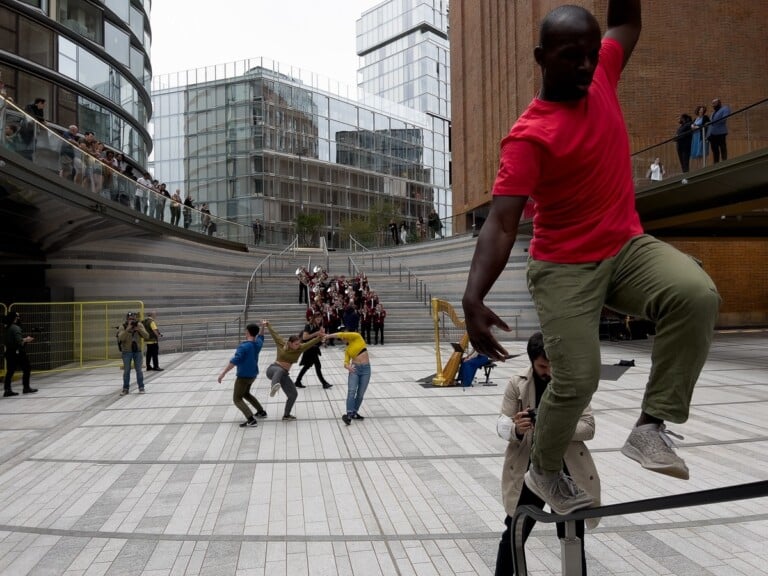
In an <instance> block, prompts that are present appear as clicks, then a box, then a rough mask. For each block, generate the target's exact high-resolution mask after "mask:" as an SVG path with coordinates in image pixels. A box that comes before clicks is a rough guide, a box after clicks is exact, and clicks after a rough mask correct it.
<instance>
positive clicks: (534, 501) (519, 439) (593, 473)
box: [496, 332, 600, 576]
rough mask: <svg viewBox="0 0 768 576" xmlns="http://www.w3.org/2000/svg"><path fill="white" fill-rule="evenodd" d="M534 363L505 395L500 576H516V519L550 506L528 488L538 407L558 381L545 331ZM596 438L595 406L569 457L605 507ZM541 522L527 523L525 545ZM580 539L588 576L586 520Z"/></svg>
mask: <svg viewBox="0 0 768 576" xmlns="http://www.w3.org/2000/svg"><path fill="white" fill-rule="evenodd" d="M528 358H529V359H530V361H531V367H530V368H529V369H528V370H527V371H526V372H525V373H523V374H519V375H517V376H513V377H512V379H511V380H510V381H509V384H507V389H506V390H505V391H504V399H503V400H502V404H501V415H500V416H499V420H498V422H497V424H496V430H497V432H498V434H499V436H500V437H501V438H503V439H504V440H506V441H507V442H509V444H508V445H507V453H506V455H505V458H504V470H503V471H502V473H501V497H502V499H503V501H504V509H505V510H506V512H507V517H506V518H505V519H504V523H505V524H506V526H507V529H506V530H505V531H504V533H503V534H502V535H501V542H500V543H499V552H498V556H497V557H496V576H504V575H507V574H514V567H513V560H512V558H513V555H512V535H511V526H512V516H513V515H514V514H515V509H516V508H517V507H518V506H524V505H531V506H536V507H537V508H544V501H543V500H542V499H541V498H539V497H538V496H536V494H534V493H533V492H531V491H530V490H529V489H528V486H526V485H525V483H524V482H523V476H524V475H525V472H526V470H528V467H529V466H530V463H531V446H532V444H533V431H534V428H535V426H536V408H538V406H539V402H540V401H541V397H542V396H543V395H544V393H545V392H546V391H547V389H548V387H549V382H550V380H551V379H552V372H551V369H550V365H549V359H548V358H547V353H546V351H545V350H544V338H543V337H542V335H541V332H536V333H534V334H533V335H532V336H531V337H530V338H529V339H528ZM594 435H595V418H594V416H592V409H591V408H590V407H589V405H588V406H587V407H586V409H585V410H584V412H583V413H582V414H581V418H579V423H578V424H577V425H576V432H575V434H574V435H573V438H571V442H570V443H569V444H568V448H567V450H566V451H565V456H564V457H563V461H564V462H563V468H564V471H565V473H566V474H568V475H569V476H572V477H573V480H574V481H575V482H576V484H577V485H578V486H581V487H582V488H584V490H585V491H586V492H587V493H588V494H589V495H590V496H591V497H592V499H593V500H594V505H595V506H599V505H600V477H599V476H598V475H597V469H596V468H595V463H594V461H593V460H592V455H591V454H590V453H589V450H588V449H587V447H586V445H585V444H584V442H585V441H586V440H591V439H592V438H593V437H594ZM597 522H598V520H597V519H590V520H587V524H588V526H589V527H590V528H594V527H595V526H597ZM534 524H536V521H535V520H533V519H532V518H530V517H528V518H526V519H525V520H524V521H523V543H525V541H526V540H527V539H528V535H529V534H530V533H531V530H533V526H534ZM564 534H565V524H563V523H562V522H557V535H558V537H559V538H563V537H564ZM576 535H577V536H578V537H579V539H580V540H581V566H582V568H581V569H582V572H581V573H582V575H583V576H586V574H587V561H586V556H585V555H584V521H583V520H582V521H578V522H576Z"/></svg>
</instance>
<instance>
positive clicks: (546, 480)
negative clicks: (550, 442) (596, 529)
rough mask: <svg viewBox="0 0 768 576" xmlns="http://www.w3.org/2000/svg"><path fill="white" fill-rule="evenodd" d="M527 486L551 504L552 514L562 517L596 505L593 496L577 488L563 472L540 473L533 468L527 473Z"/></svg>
mask: <svg viewBox="0 0 768 576" xmlns="http://www.w3.org/2000/svg"><path fill="white" fill-rule="evenodd" d="M525 485H526V486H528V488H530V490H531V492H533V493H534V494H536V496H538V497H539V498H541V499H542V500H544V502H546V503H547V504H549V507H550V508H552V512H554V513H555V514H560V515H561V516H564V515H565V514H570V513H571V512H575V511H576V510H581V509H582V508H589V507H591V506H592V505H593V504H594V503H595V502H594V500H592V496H590V495H589V494H587V493H586V492H584V490H582V489H581V488H579V487H578V486H576V483H575V482H574V481H573V479H572V478H571V477H570V476H566V475H565V473H564V472H563V471H562V470H560V472H541V473H540V472H536V470H534V468H533V466H531V467H530V468H529V469H528V472H526V473H525Z"/></svg>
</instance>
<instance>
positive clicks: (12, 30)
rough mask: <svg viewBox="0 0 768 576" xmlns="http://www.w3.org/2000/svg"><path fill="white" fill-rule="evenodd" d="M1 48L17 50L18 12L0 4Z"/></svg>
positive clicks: (13, 51)
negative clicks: (15, 12)
mask: <svg viewBox="0 0 768 576" xmlns="http://www.w3.org/2000/svg"><path fill="white" fill-rule="evenodd" d="M0 50H5V51H7V52H12V53H15V52H16V14H14V13H13V12H11V11H10V10H6V9H5V8H3V7H1V6H0Z"/></svg>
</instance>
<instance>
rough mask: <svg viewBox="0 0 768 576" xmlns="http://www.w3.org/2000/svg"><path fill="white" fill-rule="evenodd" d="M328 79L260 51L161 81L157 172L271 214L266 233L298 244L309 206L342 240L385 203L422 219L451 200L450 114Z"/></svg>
mask: <svg viewBox="0 0 768 576" xmlns="http://www.w3.org/2000/svg"><path fill="white" fill-rule="evenodd" d="M190 80H192V82H190V83H186V84H185V81H186V82H189V81H190ZM305 80H306V81H305ZM327 85H328V84H327V83H326V82H324V81H322V80H320V79H319V78H318V77H317V76H314V75H307V74H304V73H301V71H297V70H295V69H292V68H289V69H286V68H285V67H284V66H283V67H281V66H280V65H278V64H276V63H273V62H269V61H266V60H263V59H253V60H248V61H244V62H240V63H235V64H233V65H231V66H229V67H222V68H209V69H201V70H197V71H190V72H187V73H182V74H180V75H172V76H165V77H160V78H156V79H155V90H153V103H154V116H153V126H154V135H153V136H154V142H155V150H154V162H153V169H154V176H155V177H157V178H159V179H161V180H163V181H165V182H166V183H168V186H169V188H170V189H171V190H175V189H176V188H180V189H181V190H182V193H183V194H186V193H189V194H191V196H192V197H193V198H194V200H195V202H197V203H201V202H207V203H208V204H209V206H210V209H211V212H212V213H213V214H216V215H218V216H220V217H223V218H226V219H228V220H233V221H236V222H238V223H242V224H250V222H252V221H253V220H255V219H263V220H264V222H265V225H266V226H265V228H266V232H267V238H266V240H267V241H268V242H286V241H290V239H291V238H292V234H293V233H294V220H295V218H296V215H297V213H298V212H299V211H300V210H302V209H306V210H308V211H310V212H312V213H315V214H322V215H323V218H324V229H325V230H326V231H327V232H328V238H329V241H330V243H331V244H332V245H333V244H335V242H337V240H335V236H334V233H333V232H334V229H338V226H339V223H340V222H342V221H344V222H346V221H348V220H350V219H355V218H360V219H366V220H367V219H368V218H370V214H371V211H372V210H375V209H376V207H377V206H378V205H379V203H380V202H382V201H390V202H392V203H393V204H394V206H395V210H396V212H397V213H398V214H399V215H400V218H401V219H402V220H404V221H405V222H406V223H408V224H409V225H411V226H412V227H414V228H415V226H416V221H417V220H418V218H419V216H421V217H423V218H424V219H425V220H426V219H427V217H428V215H429V213H430V211H431V210H432V209H433V208H435V207H436V206H439V205H442V206H445V205H449V203H450V198H449V194H448V160H447V150H446V149H445V142H444V140H443V139H442V138H441V137H436V134H437V131H436V126H437V127H438V128H439V130H445V131H447V122H446V123H445V124H443V122H444V121H443V120H441V119H438V118H434V117H431V116H429V115H427V114H423V113H419V112H417V111H414V110H412V109H409V108H407V107H404V106H400V105H397V104H395V103H392V102H385V101H383V100H381V99H378V98H375V97H371V96H368V97H367V98H364V97H362V96H361V98H360V99H358V100H352V99H349V98H346V97H343V96H340V95H338V94H335V93H333V92H329V91H327V90H325V89H323V88H320V87H319V86H327ZM360 100H367V101H368V102H365V103H363V102H361V101H360Z"/></svg>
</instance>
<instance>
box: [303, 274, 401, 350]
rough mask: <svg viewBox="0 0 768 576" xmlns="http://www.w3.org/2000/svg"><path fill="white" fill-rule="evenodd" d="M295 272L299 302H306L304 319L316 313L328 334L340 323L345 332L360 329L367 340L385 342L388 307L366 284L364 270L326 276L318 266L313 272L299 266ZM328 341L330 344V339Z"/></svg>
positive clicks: (331, 343) (369, 341) (335, 330)
mask: <svg viewBox="0 0 768 576" xmlns="http://www.w3.org/2000/svg"><path fill="white" fill-rule="evenodd" d="M296 275H297V276H298V279H299V303H300V304H301V303H306V304H307V321H309V319H310V318H312V316H314V315H315V314H316V313H319V314H322V316H323V329H324V330H325V332H326V333H328V334H331V333H333V332H337V331H339V329H340V327H341V326H343V327H344V330H345V331H347V332H359V333H360V334H361V335H362V336H363V338H364V339H365V341H366V342H367V343H368V344H384V319H385V318H386V317H387V311H386V310H384V306H383V305H382V304H381V302H380V301H379V296H378V294H376V292H374V291H373V290H371V288H370V286H369V285H368V278H367V277H366V276H365V274H358V275H357V276H355V277H354V278H350V279H347V278H346V277H345V276H344V274H341V275H338V276H329V275H328V273H327V272H326V271H325V270H323V269H322V268H321V267H319V266H316V267H315V268H314V269H313V271H312V272H310V271H309V270H307V269H306V268H305V267H303V266H302V267H301V268H299V269H298V270H297V271H296ZM371 336H373V339H371ZM328 344H330V345H333V341H329V342H328Z"/></svg>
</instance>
